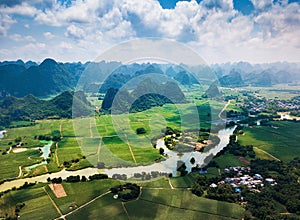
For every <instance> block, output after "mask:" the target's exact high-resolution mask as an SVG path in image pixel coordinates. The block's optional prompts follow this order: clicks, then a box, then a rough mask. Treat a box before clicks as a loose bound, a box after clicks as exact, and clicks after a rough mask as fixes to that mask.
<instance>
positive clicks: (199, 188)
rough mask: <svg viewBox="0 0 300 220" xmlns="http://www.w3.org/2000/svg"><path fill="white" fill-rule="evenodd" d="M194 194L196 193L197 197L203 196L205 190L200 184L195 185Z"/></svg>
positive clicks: (193, 187) (193, 186)
mask: <svg viewBox="0 0 300 220" xmlns="http://www.w3.org/2000/svg"><path fill="white" fill-rule="evenodd" d="M192 193H194V194H195V195H196V196H202V195H203V193H204V190H203V188H202V186H200V184H198V183H193V185H192Z"/></svg>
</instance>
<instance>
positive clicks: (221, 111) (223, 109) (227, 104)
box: [218, 100, 231, 120]
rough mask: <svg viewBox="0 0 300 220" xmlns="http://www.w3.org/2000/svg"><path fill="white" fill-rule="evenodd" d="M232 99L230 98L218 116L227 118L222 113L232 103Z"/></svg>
mask: <svg viewBox="0 0 300 220" xmlns="http://www.w3.org/2000/svg"><path fill="white" fill-rule="evenodd" d="M230 101H231V100H228V102H227V103H226V105H225V106H224V107H223V108H222V110H221V111H220V112H219V114H218V117H219V118H220V119H221V120H224V119H225V118H222V116H221V115H222V113H223V112H224V111H225V110H226V108H227V106H228V105H229V104H230Z"/></svg>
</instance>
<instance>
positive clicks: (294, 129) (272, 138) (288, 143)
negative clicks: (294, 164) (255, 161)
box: [238, 121, 300, 161]
mask: <svg viewBox="0 0 300 220" xmlns="http://www.w3.org/2000/svg"><path fill="white" fill-rule="evenodd" d="M270 125H272V126H273V127H271V126H254V127H252V128H250V127H249V128H246V129H244V132H245V135H239V136H238V140H239V142H240V143H241V144H242V145H253V146H254V147H257V148H258V150H257V149H256V152H257V153H258V156H261V157H262V158H266V156H265V154H263V152H262V151H260V150H263V151H266V152H268V153H269V154H271V155H273V156H275V157H277V158H279V159H280V160H283V161H290V160H291V159H293V158H294V157H296V156H297V155H299V154H300V147H299V141H300V126H299V125H300V124H299V122H293V121H273V122H271V123H270Z"/></svg>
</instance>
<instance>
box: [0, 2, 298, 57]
mask: <svg viewBox="0 0 300 220" xmlns="http://www.w3.org/2000/svg"><path fill="white" fill-rule="evenodd" d="M251 1H252V3H253V5H254V6H255V10H254V12H253V13H252V14H250V15H249V16H245V15H243V14H242V13H240V12H238V11H236V10H235V9H234V7H233V1H232V0H203V1H201V2H200V3H199V4H198V3H197V2H196V0H191V1H179V2H177V3H176V6H175V8H174V9H163V8H162V7H161V5H160V4H159V2H158V1H157V0H147V1H146V0H145V1H143V0H118V1H111V0H101V1H94V0H74V1H71V2H70V5H67V4H61V3H60V2H58V1H53V2H50V0H49V1H47V2H48V3H47V5H48V6H47V7H44V8H43V10H41V8H40V6H41V4H42V1H41V0H35V1H34V2H33V3H31V2H30V1H26V2H25V3H24V2H23V3H22V4H21V5H20V4H19V5H15V6H11V7H7V6H5V7H4V6H1V7H0V35H2V36H5V35H9V34H8V32H9V28H10V27H11V25H12V24H13V23H14V22H16V21H15V20H14V19H16V20H17V21H18V22H19V20H18V19H19V18H15V17H14V15H15V14H19V15H26V16H29V17H30V16H33V18H32V19H34V20H33V21H32V23H30V22H29V24H30V27H34V26H36V25H38V24H40V25H41V26H40V27H45V26H55V27H57V30H56V32H55V36H54V35H53V34H52V33H51V32H44V31H45V29H43V28H42V29H41V31H42V32H41V33H40V34H42V35H43V36H44V38H45V39H44V40H51V41H46V42H47V43H44V44H45V47H44V50H43V51H45V53H46V55H45V56H52V53H53V54H56V55H57V56H58V57H63V56H68V57H74V56H75V55H76V54H77V55H79V54H80V57H83V56H84V55H85V56H89V57H90V56H91V54H96V55H97V53H100V52H101V51H103V50H104V49H105V48H107V47H109V46H111V45H113V44H116V43H119V42H121V41H123V40H128V39H132V38H134V37H163V38H169V39H174V40H178V41H180V42H184V43H186V44H187V45H189V46H191V47H193V48H195V49H197V50H198V51H200V52H201V51H202V53H203V54H205V55H207V56H208V57H209V59H215V60H218V61H224V60H237V59H240V60H243V59H244V58H245V59H248V60H252V61H255V60H257V61H260V60H263V57H264V56H265V60H272V59H273V58H274V59H279V58H280V57H282V59H285V58H286V59H290V60H293V59H296V58H295V57H296V55H297V54H299V50H300V38H299V36H300V6H299V4H298V3H293V4H288V2H287V0H282V1H280V3H273V1H272V0H251ZM21 6H22V7H23V6H24V8H21ZM4 8H5V10H4ZM26 22H28V21H27V20H26ZM25 27H26V26H25ZM28 27H29V25H28ZM59 31H60V34H59ZM43 32H44V33H43ZM13 33H19V32H13ZM38 36H39V35H38ZM64 36H66V37H67V38H65V37H64ZM32 37H33V38H34V37H35V38H37V39H38V37H36V36H35V35H34V34H32ZM14 38H15V40H18V36H14ZM74 39H75V40H74ZM25 40H26V39H25ZM27 41H30V38H28V39H27ZM31 41H32V42H34V39H31ZM34 43H37V42H34ZM52 43H53V44H52ZM54 43H56V44H54ZM57 45H58V46H57ZM54 46H56V49H55V50H54V49H53V48H54ZM57 47H61V48H62V49H61V50H59V49H58V48H57ZM25 50H26V48H25V47H24V48H23V49H22V50H21V51H23V52H22V53H25ZM71 50H72V53H71ZM203 51H204V52H203ZM276 51H280V54H278V53H276ZM16 53H20V54H21V52H19V51H18V50H17V49H16ZM40 53H42V52H40ZM26 54H27V52H26ZM283 54H285V55H284V56H285V57H284V56H283ZM297 59H300V58H297Z"/></svg>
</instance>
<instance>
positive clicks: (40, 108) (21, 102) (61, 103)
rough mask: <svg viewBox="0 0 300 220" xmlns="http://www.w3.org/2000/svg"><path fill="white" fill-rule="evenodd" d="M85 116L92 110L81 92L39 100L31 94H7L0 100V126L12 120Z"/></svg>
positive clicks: (6, 124)
mask: <svg viewBox="0 0 300 220" xmlns="http://www.w3.org/2000/svg"><path fill="white" fill-rule="evenodd" d="M72 107H73V116H74V117H76V116H86V115H89V114H90V113H91V112H92V111H91V110H92V107H91V105H90V103H89V102H88V101H87V99H86V97H85V95H84V93H83V92H80V91H79V92H75V93H74V92H68V91H66V92H63V93H61V94H60V95H58V96H56V97H54V98H53V99H50V100H41V99H39V98H37V97H35V96H33V95H31V94H30V95H26V96H25V97H23V98H16V97H14V96H9V97H6V98H5V99H3V100H2V101H1V102H0V126H9V125H10V123H11V122H12V121H19V120H21V121H33V120H37V119H44V118H71V117H72Z"/></svg>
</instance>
